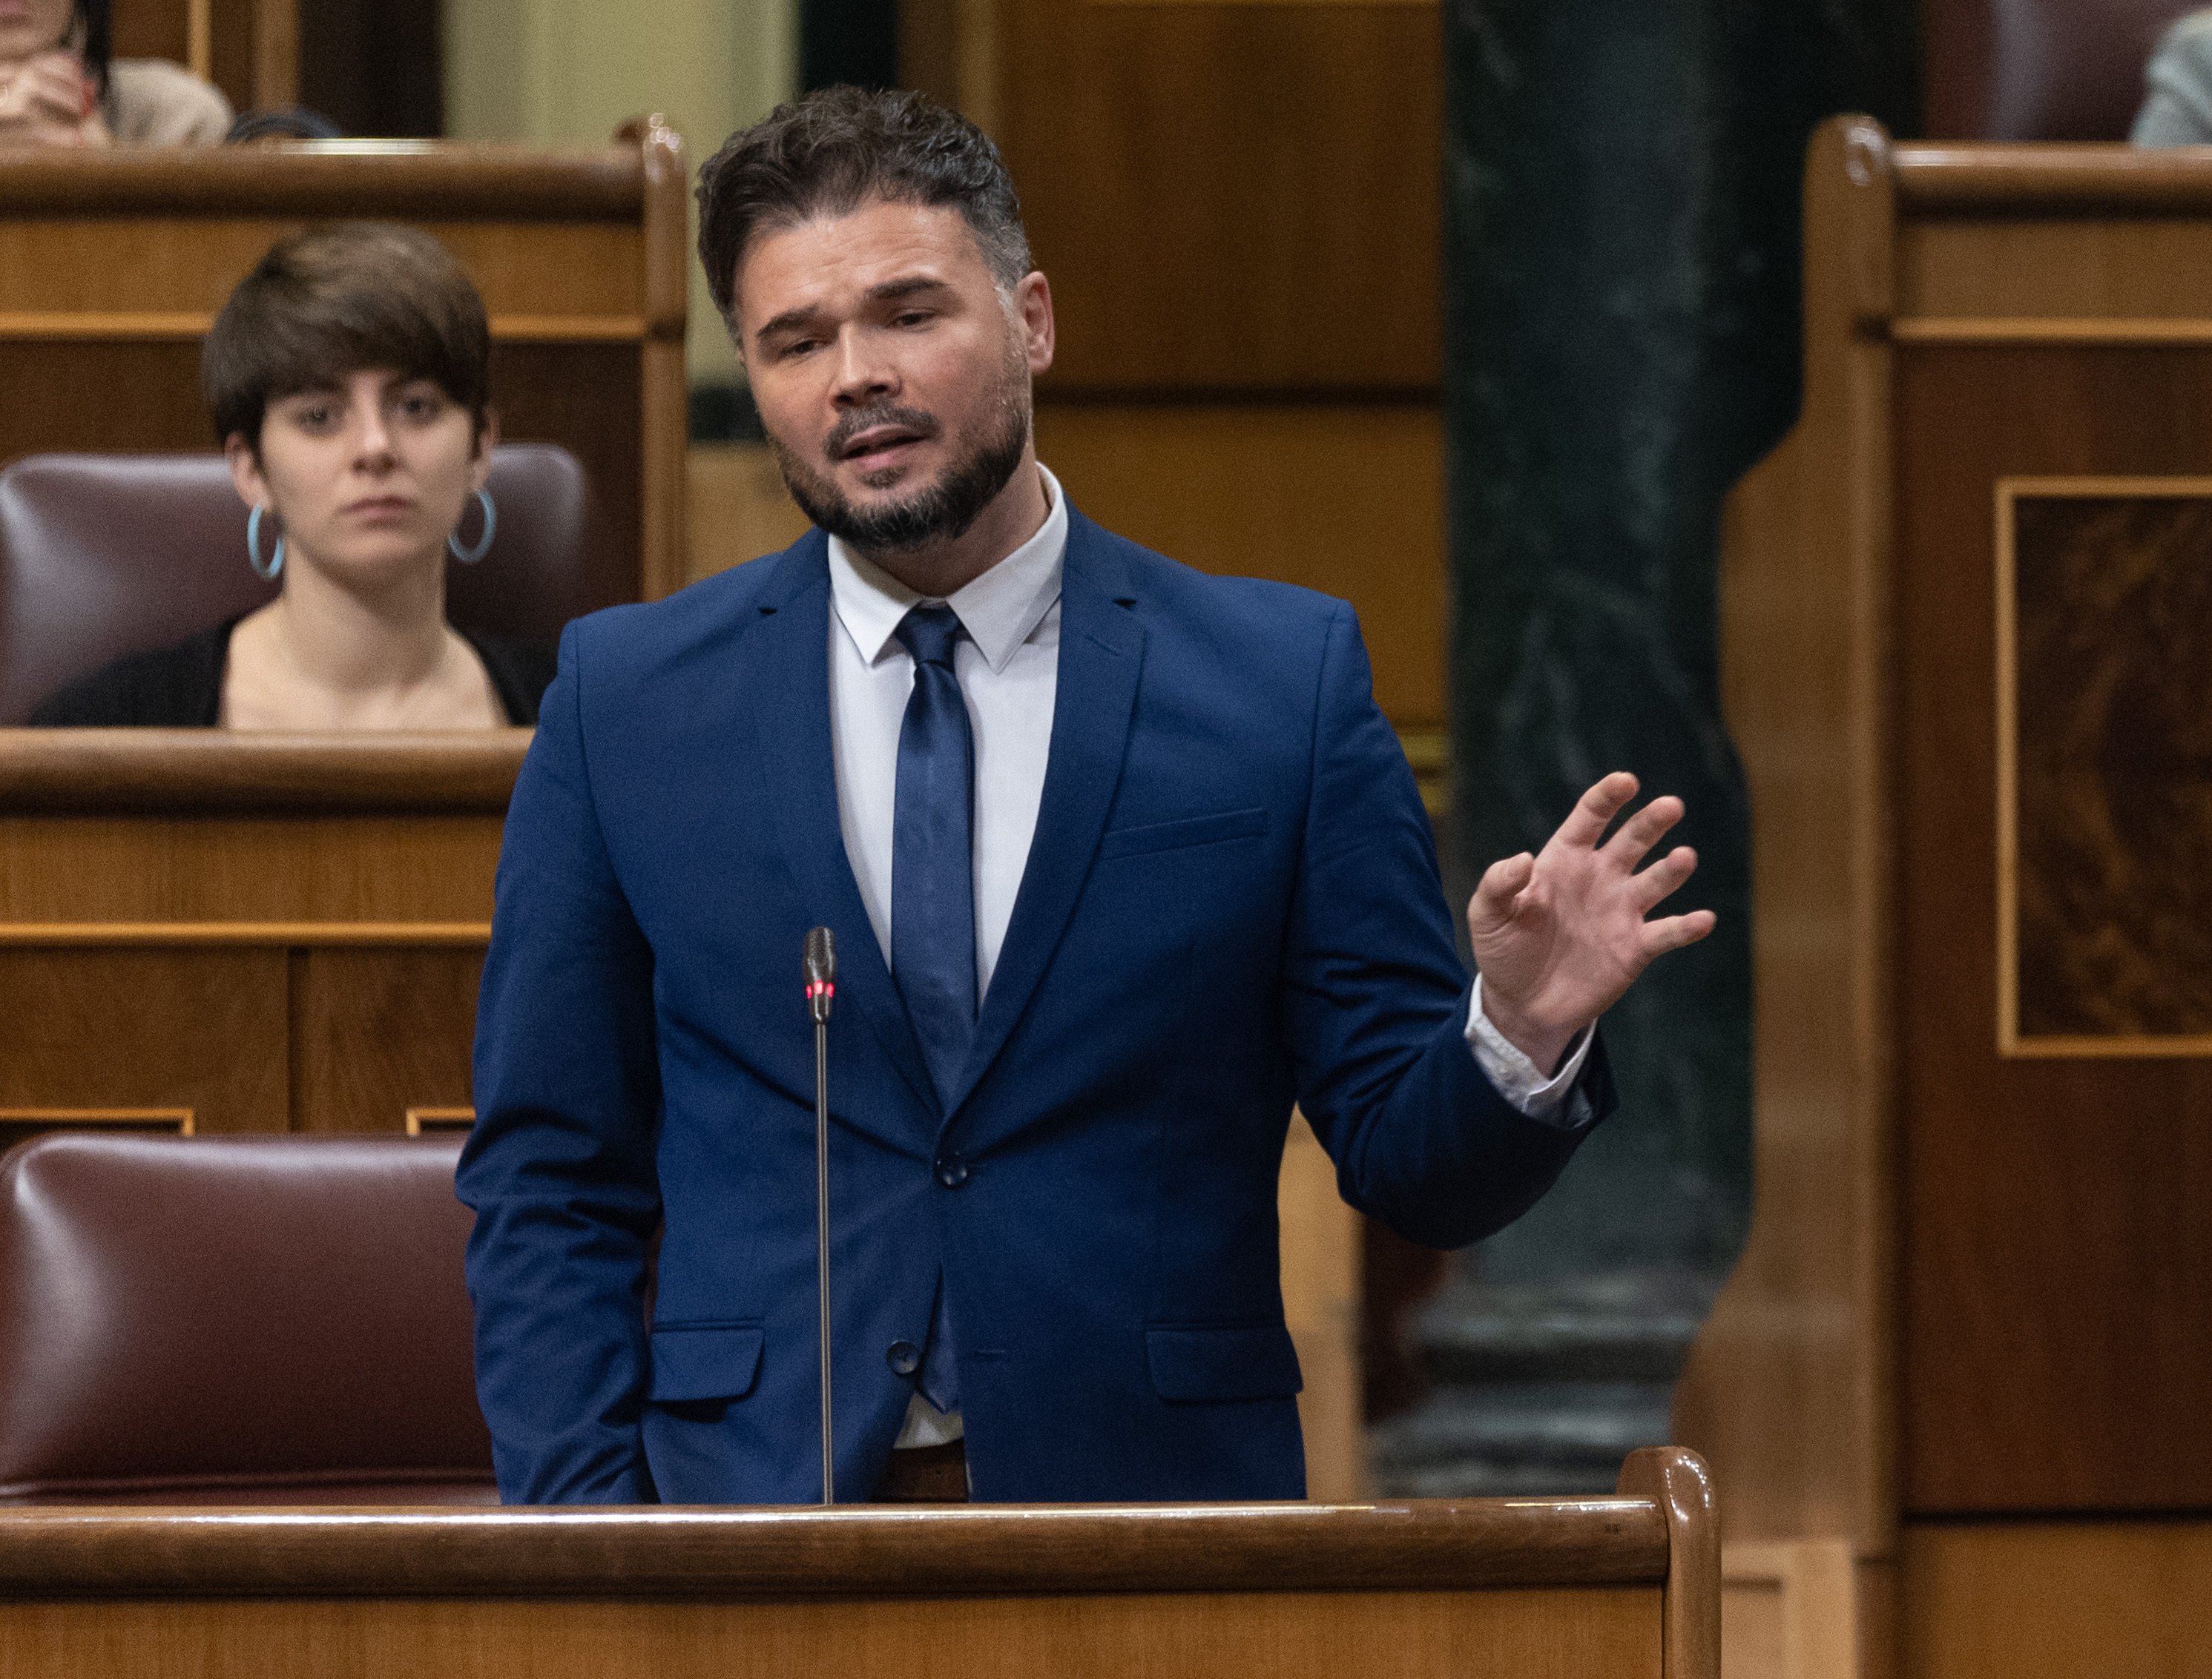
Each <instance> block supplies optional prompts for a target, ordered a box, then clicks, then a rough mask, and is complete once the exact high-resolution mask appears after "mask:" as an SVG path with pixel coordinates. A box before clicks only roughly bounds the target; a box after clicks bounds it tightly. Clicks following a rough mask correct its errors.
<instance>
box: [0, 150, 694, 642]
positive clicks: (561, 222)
mask: <svg viewBox="0 0 2212 1679" xmlns="http://www.w3.org/2000/svg"><path fill="white" fill-rule="evenodd" d="M685 214H686V211H685V197H684V159H683V151H682V144H681V142H679V141H678V139H677V138H676V136H674V135H672V134H671V133H670V132H669V131H668V130H665V129H663V128H650V129H644V130H640V131H639V134H638V136H637V137H635V138H634V139H632V140H630V141H629V142H624V143H621V144H617V145H612V146H609V147H605V148H601V149H594V150H578V151H552V152H538V151H531V150H525V149H518V148H500V147H488V146H463V145H449V144H447V143H445V142H428V141H424V142H393V141H379V142H352V141H349V142H327V143H308V144H286V145H281V146H274V147H267V148H262V147H256V148H253V149H248V150H239V151H222V152H216V153H210V154H205V155H203V154H197V153H196V154H194V155H191V156H190V157H185V156H181V155H167V154H160V153H136V154H132V153H115V154H100V155H91V154H72V155H49V154H40V155H39V156H38V157H36V158H30V157H26V158H25V159H23V160H22V161H20V162H17V163H11V164H10V165H9V168H8V169H7V170H6V171H4V172H0V298H4V299H5V300H6V303H7V307H6V309H5V310H4V311H0V383H4V384H5V385H6V387H7V388H8V390H9V393H10V397H11V400H10V401H9V403H8V404H7V405H6V408H5V410H4V413H0V461H7V460H12V459H15V458H18V457H20V456H22V455H25V454H30V453H35V452H46V451H55V450H69V449H78V450H94V451H103V452H133V451H147V452H161V451H169V450H179V449H204V448H207V447H209V446H210V444H211V443H212V441H213V440H214V439H211V438H210V435H209V431H208V420H207V416H206V412H205V409H204V405H203V403H202V400H201V397H200V393H199V379H198V339H199V337H200V336H201V335H202V334H203V333H204V331H205V330H206V327H207V324H208V323H209V322H210V320H211V319H212V318H213V317H214V314H215V312H216V310H217V309H219V308H220V307H221V306H222V302H223V300H224V299H225V298H226V297H227V296H228V294H229V292H230V290H231V288H232V287H233V286H234V285H235V284H236V283H237V282H238V280H239V279H240V277H241V276H243V275H244V274H245V273H246V271H247V270H248V269H250V268H251V267H252V264H253V263H254V262H255V261H256V260H258V258H259V257H260V255H261V253H262V252H264V250H266V249H267V247H268V246H269V245H270V244H271V243H273V242H274V241H275V240H276V239H277V238H279V237H281V236H282V235H283V234H284V233H289V232H291V231H293V230H294V229H295V228H296V227H298V226H299V225H300V224H301V222H302V221H307V220H325V219H333V218H337V217H342V216H368V217H383V218H394V219H398V220H403V221H412V222H415V223H416V224H418V225H420V226H422V227H424V229H425V230H426V231H428V232H429V233H433V234H435V235H436V236H437V237H438V238H439V239H441V240H443V241H444V242H445V243H446V245H447V246H448V247H449V248H450V249H451V250H452V251H453V254H454V256H455V257H456V258H457V259H458V260H459V262H460V264H461V266H462V267H463V268H464V269H465V270H466V271H467V272H468V274H469V276H470V277H471V280H472V281H473V282H475V284H476V286H477V289H478V291H479V292H481V293H482V294H483V299H484V303H485V306H486V308H487V310H488V311H489V315H490V318H491V327H492V334H493V341H494V342H493V358H492V397H493V401H494V403H495V406H496V407H497V408H498V409H499V411H500V415H501V422H502V428H503V433H504V434H505V435H506V436H507V438H509V439H513V440H526V439H537V440H542V441H547V442H553V443H558V444H560V445H562V446H564V447H566V448H568V450H569V452H571V453H573V454H574V455H575V456H576V458H578V459H579V460H580V462H581V463H582V464H583V466H584V469H585V471H586V475H587V476H588V478H589V480H590V482H591V485H592V497H593V505H592V527H591V529H590V530H589V532H588V550H589V552H590V554H591V555H592V591H593V598H594V601H595V602H596V603H599V604H612V603H616V602H617V601H623V600H634V599H636V598H638V597H641V595H642V596H645V597H653V596H657V595H661V594H665V593H667V592H668V591H670V590H671V589H673V588H675V587H677V586H678V585H680V584H681V583H682V581H683V580H684V567H685V560H684V429H685V425H686V401H687V398H686V395H685V391H684V383H683V355H684V349H683V339H684V322H685V306H684V272H685V264H686V263H687V261H688V260H689V245H688V239H687V234H686V230H685Z"/></svg>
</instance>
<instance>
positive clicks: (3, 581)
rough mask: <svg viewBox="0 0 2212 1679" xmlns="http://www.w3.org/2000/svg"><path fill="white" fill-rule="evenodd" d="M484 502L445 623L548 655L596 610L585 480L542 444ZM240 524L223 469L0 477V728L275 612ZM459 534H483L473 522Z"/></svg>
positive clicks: (568, 459)
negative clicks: (477, 550) (483, 539)
mask: <svg viewBox="0 0 2212 1679" xmlns="http://www.w3.org/2000/svg"><path fill="white" fill-rule="evenodd" d="M487 488H489V490H490V492H491V494H492V499H493V500H494V501H495V503H496V504H497V506H498V508H499V530H498V533H497V536H496V537H495V540H494V542H493V543H492V547H491V550H490V552H489V553H488V554H487V555H485V556H484V557H483V560H482V561H480V562H478V563H477V564H476V565H473V566H463V565H460V564H459V563H457V562H455V561H452V560H451V559H448V561H447V566H446V594H447V601H446V604H447V615H448V616H449V617H450V618H452V620H453V622H454V623H456V624H457V625H459V627H461V628H463V629H465V630H468V631H470V632H471V633H474V634H477V635H483V636H492V637H496V638H502V639H508V640H516V641H536V642H542V643H544V644H545V645H547V646H550V645H551V644H552V643H553V641H554V640H555V639H557V638H558V636H559V635H560V633H561V627H562V625H563V624H565V623H567V622H568V620H569V619H571V618H574V617H575V616H577V615H579V614H580V613H583V612H586V611H589V610H590V609H592V607H594V606H596V605H599V604H600V602H599V601H598V600H597V599H595V598H593V596H592V579H591V578H590V576H589V573H588V566H587V557H588V536H587V531H588V529H589V526H590V524H591V505H590V503H591V497H590V493H589V489H588V487H587V486H586V482H585V479H584V471H583V469H582V468H581V467H580V466H579V465H578V464H577V463H576V458H575V457H574V455H571V454H570V453H569V452H568V451H567V450H565V449H562V448H557V447H556V446H553V445H551V444H546V443H505V444H501V445H500V446H498V447H497V448H496V449H495V450H494V451H493V452H492V468H491V480H490V482H489V485H488V486H487ZM461 523H462V530H463V534H464V536H465V537H467V536H474V535H475V534H476V533H477V530H479V529H480V528H481V527H480V526H479V525H478V524H477V514H476V512H474V511H473V510H471V511H470V512H467V513H466V514H465V516H464V517H463V519H462V522H461ZM269 541H270V538H269V537H268V536H264V537H263V542H264V552H265V551H266V545H267V544H268V542H269ZM275 595H276V585H274V584H269V583H264V582H262V581H261V579H259V578H258V577H256V576H255V575H254V574H253V573H252V569H251V568H250V567H248V566H247V564H246V507H245V506H244V505H243V504H242V503H241V502H240V500H239V499H238V492H237V491H236V490H235V489H234V488H231V482H230V472H229V470H228V468H227V467H226V466H225V465H224V464H223V460H222V456H220V455H212V454H210V455H27V456H26V457H24V458H22V459H21V460H19V461H17V462H16V463H15V464H14V465H12V466H10V467H9V468H8V469H7V470H6V471H4V472H0V726H6V725H9V724H20V723H21V722H22V721H23V720H24V719H25V718H27V717H28V716H29V715H30V714H31V708H32V707H33V706H35V705H37V704H38V703H39V701H40V700H43V699H45V698H46V695H47V694H52V692H53V691H54V690H55V689H56V688H60V687H61V686H62V685H63V684H64V683H66V682H73V681H75V680H76V678H77V677H79V676H88V675H89V674H90V673H91V672H93V671H94V670H98V669H99V668H100V666H101V665H103V664H106V663H107V662H108V661H109V660H111V659H114V658H121V657H122V656H123V655H124V654H125V653H135V652H146V651H148V650H149V649H151V648H155V647H161V646H167V645H168V644H169V643H171V642H173V641H181V640H182V639H185V637H186V636H188V635H193V634H197V633H198V632H199V631H201V630H204V629H207V628H210V627H212V626H214V625H216V624H219V623H221V622H222V621H223V620H224V619H226V618H232V617H236V616H237V615H240V614H241V613H245V612H250V611H252V609H254V608H255V607H257V606H259V605H261V604H262V603H264V602H265V601H268V600H270V599H271V598H273V597H274V596H275Z"/></svg>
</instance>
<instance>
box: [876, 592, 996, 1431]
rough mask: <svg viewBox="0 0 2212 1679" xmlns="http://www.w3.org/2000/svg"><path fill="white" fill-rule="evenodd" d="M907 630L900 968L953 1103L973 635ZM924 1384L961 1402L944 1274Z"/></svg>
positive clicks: (967, 847) (969, 1022) (970, 962)
mask: <svg viewBox="0 0 2212 1679" xmlns="http://www.w3.org/2000/svg"><path fill="white" fill-rule="evenodd" d="M896 633H897V636H898V639H899V645H900V646H902V647H904V648H905V649H906V650H907V652H909V653H911V654H913V655H914V692H913V693H912V694H910V695H908V699H907V702H906V720H905V721H904V722H903V723H902V724H901V725H900V727H899V749H898V787H897V791H896V794H895V796H894V797H893V801H892V819H891V975H892V977H893V978H894V979H896V981H897V982H898V988H899V995H900V996H901V997H903V998H905V1000H906V1012H907V1018H908V1020H909V1021H912V1022H913V1024H914V1030H915V1036H916V1037H917V1038H919V1039H920V1040H921V1053H922V1058H923V1059H924V1060H925V1061H927V1063H928V1064H929V1076H930V1082H932V1083H933V1084H934V1085H935V1086H936V1087H937V1094H938V1100H939V1101H941V1102H949V1101H951V1097H952V1085H953V1081H954V1080H955V1079H957V1078H958V1077H959V1076H960V1070H961V1068H962V1067H963V1065H964V1064H966V1062H967V1059H968V1046H969V1040H971V1039H972V1038H973V1037H974V1036H975V863H974V858H975V850H974V843H973V829H974V825H975V739H974V736H973V735H972V734H971V733H970V732H969V727H968V703H967V701H966V700H963V698H962V697H961V694H960V678H959V676H958V675H957V672H956V671H955V670H954V669H953V664H952V659H953V653H954V651H955V650H956V649H957V647H958V646H959V645H960V638H961V635H962V633H963V632H962V630H961V627H960V620H959V619H958V618H957V616H956V615H954V613H953V610H952V609H951V607H949V606H917V607H915V609H914V610H913V611H911V612H909V613H908V614H907V615H906V617H905V618H904V619H903V620H902V621H901V622H900V624H899V627H898V629H897V632H896ZM920 1385H921V1393H922V1397H924V1398H925V1399H927V1400H928V1401H929V1403H931V1404H933V1405H934V1406H936V1407H937V1409H939V1410H940V1411H950V1410H953V1409H957V1406H958V1405H959V1403H960V1393H959V1382H958V1377H957V1373H956V1372H955V1369H954V1366H953V1361H952V1337H951V1325H950V1324H949V1323H948V1321H947V1318H946V1314H945V1284H944V1281H943V1279H942V1278H941V1277H940V1278H939V1282H938V1288H937V1304H936V1306H935V1309H934V1310H933V1312H931V1314H930V1324H929V1344H928V1347H927V1350H926V1351H925V1352H924V1354H923V1355H922V1364H921V1381H920Z"/></svg>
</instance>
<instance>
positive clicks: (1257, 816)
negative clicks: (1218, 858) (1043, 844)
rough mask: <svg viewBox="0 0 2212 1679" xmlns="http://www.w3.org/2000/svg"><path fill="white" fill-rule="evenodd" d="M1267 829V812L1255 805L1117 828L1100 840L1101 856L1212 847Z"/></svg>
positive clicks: (1099, 850) (1252, 835) (1250, 836)
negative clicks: (1226, 840)
mask: <svg viewBox="0 0 2212 1679" xmlns="http://www.w3.org/2000/svg"><path fill="white" fill-rule="evenodd" d="M1266 832H1267V811H1266V810H1264V809H1261V808H1260V807H1259V806H1257V805H1255V806H1254V807H1253V808H1252V809H1249V810H1225V811H1223V812H1221V813H1220V815H1215V816H1188V817H1185V818H1184V819H1183V820H1182V821H1176V822H1147V823H1146V824H1145V825H1144V826H1143V827H1117V828H1115V829H1114V830H1113V831H1112V832H1111V833H1108V834H1107V835H1106V837H1105V838H1104V839H1101V840H1100V841H1099V842H1098V855H1099V856H1101V857H1131V856H1134V855H1135V854H1136V853H1138V852H1171V851H1181V850H1182V849H1183V848H1185V847H1186V846H1211V845H1214V844H1217V843H1218V842H1219V841H1221V840H1224V839H1250V838H1252V837H1254V836H1255V835H1257V834H1261V833H1266Z"/></svg>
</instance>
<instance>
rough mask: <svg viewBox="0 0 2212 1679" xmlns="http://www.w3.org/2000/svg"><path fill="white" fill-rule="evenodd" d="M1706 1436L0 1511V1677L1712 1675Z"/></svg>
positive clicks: (1527, 1678) (1361, 1678)
mask: <svg viewBox="0 0 2212 1679" xmlns="http://www.w3.org/2000/svg"><path fill="white" fill-rule="evenodd" d="M1718 1633H1719V1611H1718V1575H1717V1538H1716V1532H1715V1525H1714V1518H1713V1513H1712V1507H1711V1496H1710V1492H1709V1489H1708V1488H1707V1486H1706V1482H1705V1476H1704V1472H1703V1466H1702V1465H1701V1464H1699V1463H1698V1461H1697V1460H1696V1459H1695V1458H1692V1457H1691V1456H1690V1455H1689V1454H1687V1453H1685V1452H1676V1451H1673V1450H1671V1449H1658V1450H1653V1451H1649V1452H1638V1453H1637V1454H1636V1455H1635V1456H1634V1457H1632V1458H1630V1459H1629V1461H1628V1464H1626V1466H1625V1468H1624V1470H1623V1472H1622V1476H1621V1495H1620V1496H1619V1497H1616V1498H1610V1499H1574V1500H1558V1501H1544V1500H1485V1501H1470V1502H1464V1503H1444V1502H1425V1503H1412V1504H1396V1505H1374V1506H1316V1505H1254V1506H1203V1505H1191V1506H1129V1507H1117V1506H1075V1507H1064V1506H1063V1507H1052V1506H1034V1507H1024V1506H975V1507H969V1508H952V1509H937V1510H929V1509H901V1510H891V1509H885V1508H874V1509H871V1508H867V1507H865V1506H854V1507H848V1508H843V1509H838V1510H791V1509H783V1510H680V1509H651V1510H639V1509H606V1510H599V1511H585V1510H566V1511H544V1510H513V1511H498V1512H489V1511H487V1512H454V1511H424V1510H376V1511H352V1512H340V1511H332V1510H301V1511H289V1512H281V1511H270V1510H228V1511H224V1510H207V1509H201V1510H191V1511H163V1510H151V1509H149V1510H142V1511H130V1512H118V1511H115V1510H109V1509H100V1510H90V1509H58V1508H57V1509H48V1510H32V1511H10V1512H0V1679H16V1676H24V1679H29V1676H33V1675H35V1676H40V1679H44V1676H46V1675H50V1674H54V1673H60V1672H67V1673H70V1674H71V1675H76V1676H84V1679H95V1676H104V1675H124V1674H128V1675H131V1676H134V1679H138V1676H151V1675H162V1676H167V1675H179V1676H182V1675H186V1674H192V1675H198V1674H205V1673H210V1672H213V1673H221V1674H223V1675H226V1676H231V1679H255V1676H264V1675H267V1676H283V1679H317V1676H324V1675H331V1676H337V1675H344V1676H356V1675H366V1674H399V1673H439V1674H451V1675H455V1676H482V1679H493V1676H502V1675H517V1676H528V1679H561V1676H567V1675H576V1676H589V1679H623V1676H629V1675H637V1676H648V1679H668V1676H671V1675H677V1674H693V1673H698V1674H706V1673H713V1674H716V1675H727V1676H730V1679H744V1676H751V1675H760V1676H767V1675H777V1676H783V1675H792V1674H799V1673H831V1674H847V1673H854V1674H858V1673H882V1672H890V1671H897V1672H900V1673H905V1674H912V1675H915V1676H916V1679H929V1676H945V1679H954V1676H958V1679H968V1676H992V1675H1006V1676H1016V1675H1019V1676H1024V1679H1026V1676H1030V1675H1040V1674H1051V1675H1069V1676H1076V1675H1093V1674H1095V1675H1098V1676H1102V1679H1103V1676H1109V1675H1111V1676H1121V1675H1127V1674H1142V1675H1146V1676H1148V1679H1183V1676H1188V1679H1241V1676H1245V1675H1251V1676H1260V1675H1266V1676H1268V1679H1302V1676H1313V1679H1324V1676H1325V1679H1368V1676H1378V1679H1379V1676H1405V1679H1413V1676H1437V1679H1442V1676H1445V1675H1451V1676H1466V1675H1497V1676H1500V1679H1504V1676H1512V1679H1551V1676H1557V1679H1567V1676H1571V1675H1572V1676H1580V1675H1589V1674H1600V1673H1602V1674H1606V1675H1608V1676H1620V1679H1632V1676H1650V1679H1717V1673H1718V1656H1717V1651H1718Z"/></svg>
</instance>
